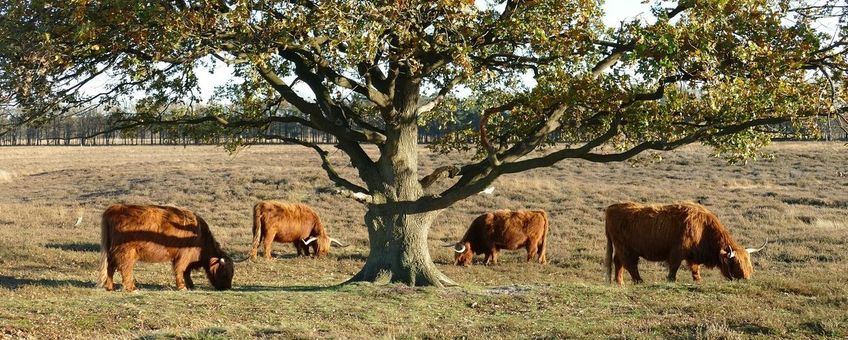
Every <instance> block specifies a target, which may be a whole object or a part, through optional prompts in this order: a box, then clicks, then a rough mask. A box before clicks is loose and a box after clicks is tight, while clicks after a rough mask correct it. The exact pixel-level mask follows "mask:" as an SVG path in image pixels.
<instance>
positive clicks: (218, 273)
mask: <svg viewBox="0 0 848 340" xmlns="http://www.w3.org/2000/svg"><path fill="white" fill-rule="evenodd" d="M233 273H234V269H233V259H231V258H230V257H229V256H227V255H222V256H221V257H211V258H209V269H207V270H206V276H207V277H208V278H209V283H211V284H212V286H213V287H215V289H217V290H227V289H230V288H232V287H233Z"/></svg>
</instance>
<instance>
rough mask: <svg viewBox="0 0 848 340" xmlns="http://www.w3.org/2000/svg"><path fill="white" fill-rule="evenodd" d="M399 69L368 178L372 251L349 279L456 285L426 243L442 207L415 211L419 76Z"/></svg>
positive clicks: (418, 189)
mask: <svg viewBox="0 0 848 340" xmlns="http://www.w3.org/2000/svg"><path fill="white" fill-rule="evenodd" d="M410 74H411V72H410V70H409V69H405V70H404V69H402V70H401V72H400V75H399V76H398V80H397V85H396V88H395V97H394V98H393V102H392V107H393V108H392V109H391V110H386V111H384V112H383V116H384V119H385V121H386V142H385V143H384V144H382V145H380V159H379V160H378V161H377V163H376V166H377V171H378V172H379V179H378V180H372V181H370V182H369V183H368V186H369V188H368V189H369V190H370V191H371V194H372V196H373V198H374V202H373V203H372V204H370V205H369V206H368V212H367V213H366V214H365V225H366V226H367V227H368V237H369V240H370V243H371V252H370V253H369V254H368V259H367V260H366V261H365V266H363V268H362V270H361V271H360V272H359V273H358V274H356V276H354V277H353V278H351V279H350V281H349V282H354V281H370V282H373V281H375V280H377V278H378V277H379V276H380V275H381V274H383V273H388V274H390V275H391V277H390V281H391V282H400V283H405V284H408V285H414V286H437V287H443V286H445V285H455V283H453V281H451V280H450V279H448V278H447V277H446V276H445V275H444V274H442V273H441V272H440V271H439V270H438V269H436V265H435V264H434V263H433V260H432V259H431V258H430V251H429V250H428V248H427V234H428V233H429V231H430V225H432V224H433V221H434V220H435V219H436V216H438V215H439V212H440V211H427V212H414V210H413V209H412V207H413V206H414V205H415V202H416V201H417V200H418V199H420V198H421V196H422V195H423V194H424V189H423V188H422V187H421V184H420V183H419V182H418V125H417V121H416V113H415V110H416V107H417V105H418V99H419V97H420V95H419V89H420V79H418V78H411V77H408V75H410Z"/></svg>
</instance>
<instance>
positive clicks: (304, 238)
mask: <svg viewBox="0 0 848 340" xmlns="http://www.w3.org/2000/svg"><path fill="white" fill-rule="evenodd" d="M260 240H262V241H263V243H264V246H265V258H266V259H270V258H271V244H272V243H273V242H274V241H277V242H280V243H293V244H294V247H295V249H297V255H298V256H301V255H304V256H309V245H310V243H312V254H313V256H316V257H320V256H324V255H327V252H328V251H329V250H330V244H331V243H335V244H336V245H338V246H342V247H343V246H344V245H342V244H341V242H339V241H338V240H336V239H334V238H332V237H329V236H327V231H326V230H324V226H323V225H322V224H321V219H320V218H318V214H316V213H315V211H313V210H312V209H311V208H309V207H308V206H306V205H305V204H299V203H280V202H270V201H265V202H259V203H256V205H254V206H253V249H251V251H250V259H256V253H257V252H258V251H259V242H260Z"/></svg>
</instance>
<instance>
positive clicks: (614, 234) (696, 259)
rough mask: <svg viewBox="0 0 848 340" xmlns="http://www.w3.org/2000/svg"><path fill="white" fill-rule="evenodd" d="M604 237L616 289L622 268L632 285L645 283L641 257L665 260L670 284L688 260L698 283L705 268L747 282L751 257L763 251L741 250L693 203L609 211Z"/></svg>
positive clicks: (607, 265)
mask: <svg viewBox="0 0 848 340" xmlns="http://www.w3.org/2000/svg"><path fill="white" fill-rule="evenodd" d="M606 237H607V250H606V259H605V268H606V269H607V279H608V280H609V281H610V282H612V273H613V270H614V271H615V281H616V282H617V283H618V284H622V282H623V273H624V269H627V271H628V272H629V273H630V276H631V277H632V279H633V281H634V282H636V283H638V282H641V281H642V278H641V276H640V275H639V269H638V267H637V266H638V262H639V258H640V257H641V258H644V259H646V260H648V261H665V262H666V263H667V264H668V267H669V272H668V280H669V281H674V280H675V279H676V276H677V270H678V268H679V267H680V264H681V262H682V261H684V260H685V261H686V263H687V265H688V266H689V269H690V271H691V272H692V278H693V279H694V280H695V281H698V280H700V279H701V274H700V267H701V266H706V267H707V268H713V267H719V269H720V270H721V273H722V275H724V276H725V277H726V278H728V279H748V278H750V277H751V273H752V271H753V269H752V265H751V258H750V256H749V252H754V251H758V250H759V249H756V250H754V249H745V248H743V247H741V246H740V245H739V244H737V243H736V241H734V240H733V238H732V237H731V236H730V233H729V232H728V231H727V229H726V228H725V227H724V226H723V225H722V224H721V222H719V220H718V218H717V217H716V216H715V215H714V214H713V213H712V212H710V211H709V210H707V209H706V208H704V207H703V206H701V205H698V204H695V203H680V204H670V205H641V204H638V203H619V204H613V205H611V206H609V207H607V209H606ZM760 249H762V248H760ZM613 267H614V268H613Z"/></svg>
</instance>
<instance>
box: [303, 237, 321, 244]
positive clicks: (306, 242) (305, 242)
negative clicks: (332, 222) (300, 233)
mask: <svg viewBox="0 0 848 340" xmlns="http://www.w3.org/2000/svg"><path fill="white" fill-rule="evenodd" d="M317 239H318V238H317V237H315V236H312V237H310V238H308V239H305V240H303V244H306V245H309V244H310V243H312V241H315V240H317Z"/></svg>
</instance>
